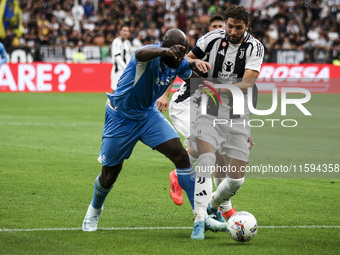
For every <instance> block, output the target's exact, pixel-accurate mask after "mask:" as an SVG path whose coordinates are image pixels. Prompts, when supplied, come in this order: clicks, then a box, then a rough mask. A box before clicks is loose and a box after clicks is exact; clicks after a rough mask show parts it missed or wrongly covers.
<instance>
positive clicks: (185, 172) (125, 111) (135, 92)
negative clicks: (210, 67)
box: [82, 29, 204, 231]
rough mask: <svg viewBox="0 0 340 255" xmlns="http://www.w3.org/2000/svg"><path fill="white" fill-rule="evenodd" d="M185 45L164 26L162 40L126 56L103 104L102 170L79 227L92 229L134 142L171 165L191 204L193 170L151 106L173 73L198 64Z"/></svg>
mask: <svg viewBox="0 0 340 255" xmlns="http://www.w3.org/2000/svg"><path fill="white" fill-rule="evenodd" d="M187 49H188V41H187V38H186V36H185V34H184V33H183V32H182V31H180V30H178V29H170V30H168V31H167V32H166V33H165V35H164V38H163V42H161V43H158V44H152V45H147V46H144V47H143V48H140V49H138V50H137V51H136V52H135V53H134V54H133V55H132V57H131V60H130V62H129V64H128V65H127V67H126V69H125V70H124V72H123V74H122V76H121V77H120V79H119V81H118V86H117V90H116V91H115V92H114V94H109V93H107V96H108V98H109V100H110V102H109V104H107V106H106V116H105V124H104V130H103V135H102V146H101V150H100V153H99V158H98V160H99V161H100V162H101V163H102V165H103V166H102V172H101V173H100V174H99V175H98V177H97V178H96V180H95V186H94V195H93V198H92V201H91V204H90V205H89V207H88V210H87V213H86V216H85V219H84V222H83V226H82V229H83V231H96V230H97V225H98V221H99V216H100V215H101V213H102V210H103V203H104V201H105V198H106V196H107V195H108V193H109V192H110V190H111V189H112V187H113V184H114V183H115V181H116V179H117V177H118V175H119V173H120V171H121V169H122V166H123V161H124V160H125V159H128V158H129V156H130V155H131V153H132V150H133V148H134V146H135V145H136V143H137V142H138V141H142V142H143V143H144V144H146V145H148V146H150V147H151V148H152V149H155V150H157V151H159V152H161V153H162V154H164V155H165V156H166V157H168V158H169V159H170V160H171V161H172V162H173V163H174V164H175V166H176V172H177V175H178V181H179V183H180V185H181V187H182V188H183V189H184V190H185V191H186V193H187V196H188V198H189V201H190V203H191V205H192V207H193V205H194V179H195V171H194V169H193V167H192V166H191V165H190V162H189V157H188V154H187V152H186V150H185V149H184V148H183V146H182V144H181V142H180V139H179V136H178V134H177V132H176V131H175V130H174V128H173V127H172V126H171V125H170V123H169V122H168V121H167V120H166V119H165V117H164V116H163V115H162V114H161V113H160V112H159V111H158V110H157V106H156V100H157V99H158V98H159V97H160V96H161V95H163V93H164V91H165V90H166V89H167V88H168V87H169V85H171V84H172V83H173V81H174V80H175V78H176V76H179V77H180V78H182V79H184V80H185V79H188V78H189V77H190V76H191V74H192V70H193V69H195V68H196V65H198V66H199V68H201V66H202V65H204V63H202V61H201V62H199V61H198V60H193V61H191V62H190V63H189V62H188V61H187V60H186V59H185V58H184V56H185V53H186V51H187Z"/></svg>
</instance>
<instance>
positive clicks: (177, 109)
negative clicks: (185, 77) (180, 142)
mask: <svg viewBox="0 0 340 255" xmlns="http://www.w3.org/2000/svg"><path fill="white" fill-rule="evenodd" d="M182 87H183V89H182ZM181 90H184V85H183V84H182V85H181V89H180V90H179V91H177V92H175V93H174V95H173V96H172V98H171V101H170V104H169V118H170V120H171V122H172V125H173V126H174V127H175V129H176V130H177V131H178V132H179V133H180V134H181V135H182V136H184V137H185V141H184V143H185V144H186V145H187V146H188V138H189V132H190V105H189V104H190V98H186V99H184V100H177V99H178V97H179V96H180V95H181V92H180V91H181ZM188 149H189V147H188V148H187V151H188V154H189V150H188ZM189 160H190V162H191V161H192V160H193V157H192V156H190V154H189ZM191 164H192V165H194V163H192V162H191ZM169 180H170V197H171V198H172V200H173V201H174V203H175V204H177V205H181V204H182V203H183V191H182V188H181V186H180V185H179V183H178V177H177V173H176V169H174V170H173V171H171V172H170V175H169Z"/></svg>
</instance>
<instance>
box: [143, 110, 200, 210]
mask: <svg viewBox="0 0 340 255" xmlns="http://www.w3.org/2000/svg"><path fill="white" fill-rule="evenodd" d="M141 132H142V134H143V135H142V137H141V141H142V142H143V143H145V144H146V145H148V146H150V147H151V148H153V149H156V150H157V151H159V152H161V153H162V154H164V155H165V156H166V157H168V158H169V159H170V160H171V161H172V162H173V163H174V164H175V167H176V172H177V175H178V183H179V185H180V186H181V187H182V188H183V189H184V190H185V192H186V193H187V196H188V198H189V201H190V203H191V205H192V207H193V204H194V203H193V202H194V198H193V196H194V178H195V171H194V169H193V167H192V166H191V165H190V161H189V157H188V153H187V152H186V150H185V149H184V148H183V145H182V143H181V141H180V139H179V135H178V133H177V132H176V130H175V129H174V128H173V127H172V126H171V124H170V123H169V121H167V120H166V119H165V117H164V116H163V115H162V114H161V113H160V112H159V111H157V110H155V111H153V112H150V114H149V117H148V119H147V123H146V124H145V126H144V127H143V130H142V131H141Z"/></svg>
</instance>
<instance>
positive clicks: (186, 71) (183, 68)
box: [177, 58, 192, 80]
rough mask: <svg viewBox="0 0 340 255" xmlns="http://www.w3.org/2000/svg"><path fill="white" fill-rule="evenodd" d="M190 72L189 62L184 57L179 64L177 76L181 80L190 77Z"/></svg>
mask: <svg viewBox="0 0 340 255" xmlns="http://www.w3.org/2000/svg"><path fill="white" fill-rule="evenodd" d="M191 74H192V70H191V68H190V65H189V62H188V61H187V60H186V59H185V58H184V59H183V61H182V63H181V65H180V69H179V71H178V73H177V76H178V77H180V78H181V79H182V80H186V79H189V78H190V77H191Z"/></svg>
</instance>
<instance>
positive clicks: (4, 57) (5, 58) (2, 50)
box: [0, 42, 7, 66]
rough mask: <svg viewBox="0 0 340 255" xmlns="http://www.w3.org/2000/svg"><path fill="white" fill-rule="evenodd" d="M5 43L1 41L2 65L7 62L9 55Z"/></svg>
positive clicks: (0, 62) (0, 60)
mask: <svg viewBox="0 0 340 255" xmlns="http://www.w3.org/2000/svg"><path fill="white" fill-rule="evenodd" d="M6 54H7V53H6V50H5V47H4V45H3V44H2V43H1V42H0V56H1V59H0V66H1V65H2V64H5V63H6V62H7V55H6Z"/></svg>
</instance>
